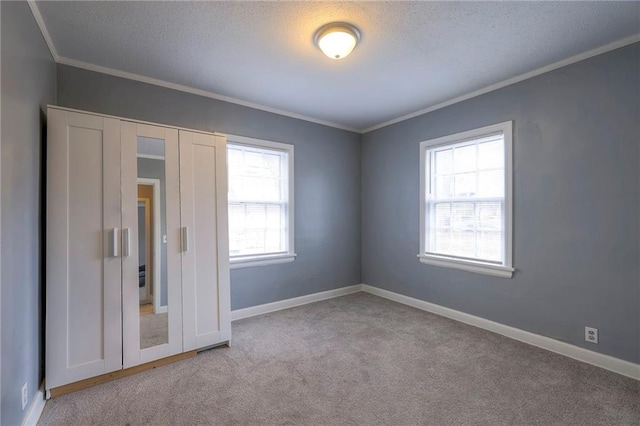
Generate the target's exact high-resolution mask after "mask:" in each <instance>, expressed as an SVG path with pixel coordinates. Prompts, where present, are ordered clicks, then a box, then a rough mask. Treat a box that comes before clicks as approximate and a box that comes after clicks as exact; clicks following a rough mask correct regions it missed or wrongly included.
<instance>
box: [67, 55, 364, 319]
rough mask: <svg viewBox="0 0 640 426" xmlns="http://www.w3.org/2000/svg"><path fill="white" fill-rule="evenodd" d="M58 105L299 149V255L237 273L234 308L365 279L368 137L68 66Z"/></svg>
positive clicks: (233, 275)
mask: <svg viewBox="0 0 640 426" xmlns="http://www.w3.org/2000/svg"><path fill="white" fill-rule="evenodd" d="M58 104H59V105H61V106H65V107H70V108H77V109H82V110H87V111H95V112H100V113H105V114H112V115H118V116H123V117H131V118H135V119H140V120H147V121H152V122H156V123H165V124H170V125H176V126H182V127H188V128H193V129H199V130H206V131H212V130H215V131H218V132H222V133H229V134H234V135H240V136H247V137H253V138H259V139H267V140H272V141H276V142H283V143H289V144H293V145H294V146H295V176H294V179H295V203H296V205H295V247H296V252H297V253H298V257H297V258H296V260H295V261H294V262H292V263H287V264H280V265H272V266H263V267H254V268H247V269H235V270H232V271H231V307H232V309H238V308H244V307H247V306H254V305H259V304H263V303H268V302H273V301H277V300H281V299H287V298H291V297H296V296H302V295H305V294H310V293H316V292H319V291H325V290H331V289H335V288H339V287H344V286H348V285H353V284H359V283H360V282H361V280H360V278H361V276H360V203H359V202H358V201H359V200H360V182H361V179H360V166H361V161H360V160H361V135H359V134H356V133H351V132H347V131H343V130H337V129H334V128H330V127H327V126H322V125H319V124H314V123H310V122H306V121H302V120H297V119H293V118H289V117H284V116H281V115H277V114H272V113H268V112H264V111H259V110H256V109H252V108H247V107H243V106H240V105H235V104H230V103H227V102H222V101H217V100H214V99H210V98H205V97H201V96H196V95H191V94H187V93H183V92H178V91H175V90H170V89H165V88H162V87H158V86H153V85H149V84H144V83H140V82H136V81H132V80H126V79H122V78H118V77H112V76H108V75H105V74H100V73H95V72H91V71H86V70H82V69H79V68H74V67H70V66H66V65H58Z"/></svg>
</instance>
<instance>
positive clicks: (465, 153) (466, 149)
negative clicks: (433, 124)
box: [453, 145, 476, 173]
mask: <svg viewBox="0 0 640 426" xmlns="http://www.w3.org/2000/svg"><path fill="white" fill-rule="evenodd" d="M453 170H454V171H455V172H456V173H462V172H471V171H475V170H476V146H475V145H468V146H463V147H461V148H456V149H455V150H454V151H453Z"/></svg>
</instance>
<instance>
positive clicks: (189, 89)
mask: <svg viewBox="0 0 640 426" xmlns="http://www.w3.org/2000/svg"><path fill="white" fill-rule="evenodd" d="M27 3H28V4H29V7H30V8H31V12H32V13H33V17H34V18H35V20H36V22H37V24H38V27H39V28H40V32H41V33H42V36H43V37H44V40H45V42H46V43H47V46H48V47H49V51H50V52H51V56H53V59H54V60H55V61H56V62H57V63H60V64H65V65H69V66H73V67H77V68H82V69H86V70H89V71H95V72H99V73H102V74H108V75H112V76H114V77H121V78H126V79H128V80H135V81H139V82H142V83H147V84H153V85H155V86H160V87H165V88H167V89H173V90H178V91H181V92H186V93H191V94H193V95H199V96H203V97H206V98H211V99H216V100H219V101H224V102H229V103H232V104H236V105H242V106H246V107H249V108H254V109H257V110H261V111H265V112H270V113H273V114H278V115H283V116H285V117H290V118H296V119H299V120H304V121H308V122H311V123H316V124H320V125H323V126H329V127H333V128H336V129H340V130H346V131H348V132H354V133H360V134H365V133H368V132H372V131H374V130H378V129H381V128H383V127H387V126H390V125H392V124H396V123H399V122H401V121H405V120H409V119H410V118H414V117H417V116H419V115H423V114H426V113H429V112H432V111H436V110H438V109H442V108H445V107H448V106H450V105H453V104H457V103H458V102H462V101H466V100H468V99H471V98H475V97H476V96H480V95H483V94H485V93H489V92H492V91H494V90H498V89H501V88H503V87H506V86H510V85H512V84H514V83H518V82H521V81H523V80H527V79H529V78H532V77H536V76H538V75H540V74H544V73H546V72H549V71H553V70H555V69H558V68H561V67H564V66H567V65H571V64H573V63H575V62H579V61H583V60H585V59H588V58H591V57H593V56H597V55H600V54H603V53H606V52H609V51H611V50H615V49H618V48H620V47H624V46H627V45H629V44H632V43H636V42H638V41H640V33H638V34H635V35H632V36H630V37H627V38H624V39H622V40H618V41H615V42H613V43H609V44H606V45H604V46H600V47H597V48H595V49H592V50H589V51H587V52H584V53H580V54H578V55H575V56H572V57H570V58H567V59H563V60H561V61H558V62H555V63H553V64H550V65H546V66H544V67H542V68H538V69H536V70H533V71H529V72H527V73H524V74H520V75H518V76H515V77H512V78H510V79H507V80H503V81H501V82H498V83H495V84H492V85H489V86H487V87H484V88H482V89H479V90H475V91H473V92H470V93H467V94H464V95H461V96H458V97H456V98H453V99H450V100H448V101H444V102H441V103H439V104H436V105H432V106H430V107H427V108H423V109H420V110H418V111H415V112H413V113H410V114H406V115H402V116H400V117H397V118H394V119H392V120H388V121H385V122H383V123H380V124H376V125H373V126H370V127H367V128H365V129H356V128H353V127H349V126H344V125H342V124H338V123H333V122H331V121H325V120H320V119H317V118H313V117H309V116H306V115H301V114H295V113H292V112H289V111H285V110H281V109H277V108H272V107H269V106H266V105H261V104H257V103H254V102H249V101H245V100H242V99H237V98H233V97H231V96H225V95H220V94H218V93H214V92H209V91H207V90H202V89H196V88H193V87H189V86H185V85H182V84H177V83H171V82H168V81H164V80H160V79H156V78H151V77H146V76H143V75H139V74H134V73H130V72H127V71H120V70H116V69H113V68H108V67H103V66H100V65H95V64H91V63H88V62H83V61H78V60H75V59H69V58H65V57H63V56H60V55H59V54H58V51H57V50H56V47H55V45H54V44H53V40H52V39H51V36H50V34H49V31H48V30H47V26H46V25H45V23H44V20H43V18H42V15H41V14H40V10H39V9H38V5H37V4H36V2H35V0H27Z"/></svg>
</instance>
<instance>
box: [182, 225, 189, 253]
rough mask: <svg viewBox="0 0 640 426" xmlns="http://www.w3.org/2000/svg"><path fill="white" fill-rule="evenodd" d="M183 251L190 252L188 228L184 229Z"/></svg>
mask: <svg viewBox="0 0 640 426" xmlns="http://www.w3.org/2000/svg"><path fill="white" fill-rule="evenodd" d="M182 251H184V252H187V251H189V228H188V227H186V226H184V227H183V228H182Z"/></svg>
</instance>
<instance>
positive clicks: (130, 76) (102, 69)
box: [56, 56, 362, 133]
mask: <svg viewBox="0 0 640 426" xmlns="http://www.w3.org/2000/svg"><path fill="white" fill-rule="evenodd" d="M56 62H58V63H59V64H64V65H70V66H72V67H76V68H82V69H85V70H89V71H95V72H99V73H102V74H108V75H112V76H114V77H121V78H126V79H128V80H135V81H139V82H142V83H147V84H153V85H155V86H161V87H165V88H167V89H173V90H178V91H180V92H186V93H191V94H192V95H198V96H203V97H205V98H211V99H216V100H218V101H224V102H229V103H232V104H236V105H242V106H246V107H249V108H254V109H259V110H261V111H265V112H271V113H273V114H279V115H284V116H286V117H291V118H296V119H298V120H304V121H309V122H311V123H316V124H321V125H323V126H329V127H334V128H336V129H340V130H347V131H349V132H355V133H362V129H353V128H351V127H347V126H343V125H340V124H337V123H332V122H330V121H324V120H318V119H317V118H313V117H307V116H306V115H300V114H295V113H292V112H289V111H283V110H280V109H277V108H272V107H269V106H266V105H260V104H256V103H253V102H249V101H244V100H242V99H236V98H232V97H230V96H224V95H220V94H218V93H214V92H209V91H207V90H201V89H195V88H193V87H189V86H184V85H182V84H177V83H171V82H169V81H164V80H159V79H157V78H151V77H146V76H144V75H139V74H134V73H130V72H127V71H120V70H116V69H113V68H108V67H103V66H100V65H94V64H90V63H87V62H82V61H77V60H75V59H69V58H65V57H64V56H60V57H58V61H56Z"/></svg>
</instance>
